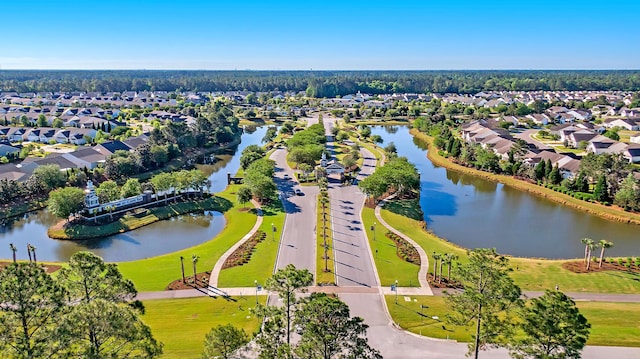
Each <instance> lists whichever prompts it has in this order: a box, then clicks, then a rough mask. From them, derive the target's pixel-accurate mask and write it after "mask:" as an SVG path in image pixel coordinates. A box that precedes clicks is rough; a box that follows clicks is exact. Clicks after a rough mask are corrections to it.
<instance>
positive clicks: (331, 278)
mask: <svg viewBox="0 0 640 359" xmlns="http://www.w3.org/2000/svg"><path fill="white" fill-rule="evenodd" d="M316 208H317V212H316V283H317V284H335V283H336V276H335V272H334V269H335V262H334V253H333V231H332V230H331V220H330V219H331V218H330V217H331V203H329V204H327V205H326V211H327V228H326V234H327V248H328V250H327V254H328V257H329V258H328V259H327V268H328V269H329V271H328V272H325V271H324V246H323V245H324V239H323V238H322V204H320V197H319V196H318V201H317V207H316Z"/></svg>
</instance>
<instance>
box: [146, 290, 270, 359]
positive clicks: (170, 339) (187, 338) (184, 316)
mask: <svg viewBox="0 0 640 359" xmlns="http://www.w3.org/2000/svg"><path fill="white" fill-rule="evenodd" d="M259 300H260V302H261V303H264V301H265V300H266V296H260V297H259ZM255 304H256V302H255V296H253V295H251V294H249V293H247V296H244V297H242V298H239V297H233V298H231V299H230V300H226V299H223V298H209V297H200V298H188V299H163V300H149V301H145V302H144V306H145V314H144V315H143V316H142V320H143V321H144V322H145V323H146V324H147V325H149V327H151V331H152V333H153V336H154V337H155V338H156V339H157V340H159V341H161V342H162V343H164V349H163V351H164V354H163V355H162V358H199V357H200V356H201V354H202V350H203V348H204V337H205V335H206V334H207V333H208V332H209V331H210V330H211V328H213V327H215V326H217V325H224V324H228V323H231V324H233V325H234V326H236V327H237V328H241V329H244V331H245V332H246V333H247V334H249V335H251V334H253V333H255V332H256V331H257V330H258V328H259V325H260V321H259V320H258V318H256V317H255V316H254V315H253V314H252V313H251V312H250V308H253V307H254V306H255Z"/></svg>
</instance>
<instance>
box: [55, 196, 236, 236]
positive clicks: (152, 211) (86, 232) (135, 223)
mask: <svg viewBox="0 0 640 359" xmlns="http://www.w3.org/2000/svg"><path fill="white" fill-rule="evenodd" d="M231 205H232V204H231V202H229V201H228V200H226V199H223V198H220V197H217V196H212V197H209V198H206V199H203V200H194V201H192V202H179V203H171V201H170V200H169V202H168V204H167V205H163V206H162V207H153V208H149V209H148V211H147V214H146V215H143V216H140V217H138V216H136V215H125V216H123V217H122V218H120V219H119V220H117V221H115V222H111V223H108V224H104V225H99V226H91V225H84V224H79V225H73V226H69V227H65V228H62V226H60V225H56V226H54V227H51V228H49V231H48V234H49V237H51V238H56V239H88V238H100V237H105V236H110V235H113V234H117V233H123V232H128V231H132V230H134V229H138V228H140V227H144V226H146V225H149V224H151V223H154V222H158V221H161V220H164V219H168V218H171V217H175V216H179V215H182V214H187V213H192V212H198V211H205V210H210V211H219V212H225V211H227V210H228V209H229V208H230V206H231Z"/></svg>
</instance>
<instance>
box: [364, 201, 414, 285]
mask: <svg viewBox="0 0 640 359" xmlns="http://www.w3.org/2000/svg"><path fill="white" fill-rule="evenodd" d="M385 220H386V218H385ZM362 221H363V225H364V228H365V230H366V231H367V238H369V246H371V251H372V252H373V253H372V254H373V261H374V263H375V265H376V268H377V269H378V275H379V276H380V284H381V285H382V286H390V285H391V284H394V283H395V281H396V280H397V281H398V286H400V287H417V286H419V285H420V283H419V281H418V272H419V271H420V266H418V265H415V264H413V263H409V262H407V261H404V260H403V259H401V258H400V257H398V255H397V254H396V245H395V243H394V242H393V241H392V240H391V239H389V238H388V237H387V236H386V235H385V234H386V233H387V232H388V230H387V228H386V227H384V226H383V225H382V224H380V223H376V225H375V239H374V235H373V233H374V231H371V227H372V226H373V225H374V222H376V217H375V213H374V210H373V209H371V208H367V207H365V208H364V209H363V210H362ZM403 233H404V232H403ZM411 238H414V237H411ZM376 251H377V252H376Z"/></svg>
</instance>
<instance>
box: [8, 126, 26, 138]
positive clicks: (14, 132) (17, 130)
mask: <svg viewBox="0 0 640 359" xmlns="http://www.w3.org/2000/svg"><path fill="white" fill-rule="evenodd" d="M26 133H27V129H26V128H24V127H10V128H9V131H8V132H7V139H8V140H9V141H11V142H22V141H23V140H24V138H23V137H24V135H25V134H26Z"/></svg>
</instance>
